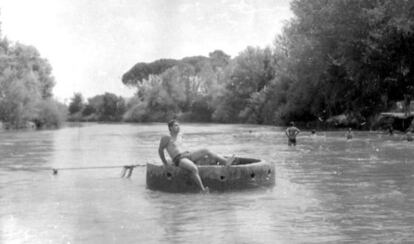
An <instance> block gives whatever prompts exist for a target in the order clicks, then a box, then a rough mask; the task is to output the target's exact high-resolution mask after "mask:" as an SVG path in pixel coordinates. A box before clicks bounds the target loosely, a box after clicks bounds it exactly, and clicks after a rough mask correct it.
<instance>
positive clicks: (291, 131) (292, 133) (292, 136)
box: [285, 122, 300, 146]
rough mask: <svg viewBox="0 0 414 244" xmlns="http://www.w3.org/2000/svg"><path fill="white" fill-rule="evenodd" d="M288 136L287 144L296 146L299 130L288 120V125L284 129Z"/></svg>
mask: <svg viewBox="0 0 414 244" xmlns="http://www.w3.org/2000/svg"><path fill="white" fill-rule="evenodd" d="M285 133H286V136H287V138H288V145H289V146H296V136H297V135H298V134H299V133H300V130H299V129H298V128H296V127H295V123H293V122H290V126H289V127H288V128H287V129H286V131H285Z"/></svg>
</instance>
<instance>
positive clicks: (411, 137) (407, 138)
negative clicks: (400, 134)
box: [405, 131, 413, 141]
mask: <svg viewBox="0 0 414 244" xmlns="http://www.w3.org/2000/svg"><path fill="white" fill-rule="evenodd" d="M405 139H406V140H407V141H413V135H412V133H411V131H407V133H406V134H405Z"/></svg>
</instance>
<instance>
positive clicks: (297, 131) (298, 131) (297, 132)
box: [296, 128, 300, 136]
mask: <svg viewBox="0 0 414 244" xmlns="http://www.w3.org/2000/svg"><path fill="white" fill-rule="evenodd" d="M299 133H300V130H299V129H298V128H296V136H297V135H298V134H299Z"/></svg>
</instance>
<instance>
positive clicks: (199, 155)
mask: <svg viewBox="0 0 414 244" xmlns="http://www.w3.org/2000/svg"><path fill="white" fill-rule="evenodd" d="M205 156H208V157H211V158H213V159H214V160H216V161H218V162H219V163H220V164H221V165H231V164H232V163H233V161H234V156H232V157H230V158H228V159H226V158H224V157H222V156H220V155H217V154H215V153H213V152H211V151H210V150H208V149H200V150H197V151H194V152H191V159H192V160H193V161H198V160H201V159H203V158H204V157H205Z"/></svg>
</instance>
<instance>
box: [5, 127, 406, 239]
mask: <svg viewBox="0 0 414 244" xmlns="http://www.w3.org/2000/svg"><path fill="white" fill-rule="evenodd" d="M181 127H182V131H183V133H184V140H185V142H186V145H187V146H188V148H190V149H197V148H201V147H207V148H209V149H211V150H212V151H215V152H218V153H220V154H223V155H232V154H235V155H237V156H246V157H254V158H260V159H264V160H267V161H269V162H271V163H273V164H275V166H276V186H275V187H274V188H273V189H267V190H255V191H242V192H230V193H214V192H213V193H210V194H168V193H162V192H157V191H151V190H148V189H146V186H145V167H138V168H136V169H135V170H134V172H133V175H132V177H131V178H130V179H125V178H121V177H120V175H121V168H108V169H90V170H60V171H59V173H58V174H57V175H53V174H52V172H51V170H49V169H48V168H65V167H93V166H118V165H119V166H122V165H130V164H145V163H146V162H156V163H158V164H160V160H158V154H157V153H158V152H157V150H158V143H159V139H160V137H161V135H163V134H167V132H168V130H167V126H166V125H165V124H94V123H91V124H74V125H70V126H66V127H64V128H62V129H59V130H45V131H19V132H6V131H3V132H0V243H413V242H414V150H413V149H414V143H413V142H407V141H403V140H401V138H400V136H398V135H397V136H388V135H385V134H381V133H374V132H354V138H353V139H352V140H349V141H347V140H346V139H345V136H344V132H338V131H336V132H318V133H317V135H316V136H314V137H313V136H310V133H309V132H306V131H302V133H301V134H300V135H299V137H298V145H297V146H296V147H288V146H287V141H286V138H285V136H284V132H283V130H282V128H277V127H271V126H253V125H219V124H207V125H205V124H182V125H181Z"/></svg>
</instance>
